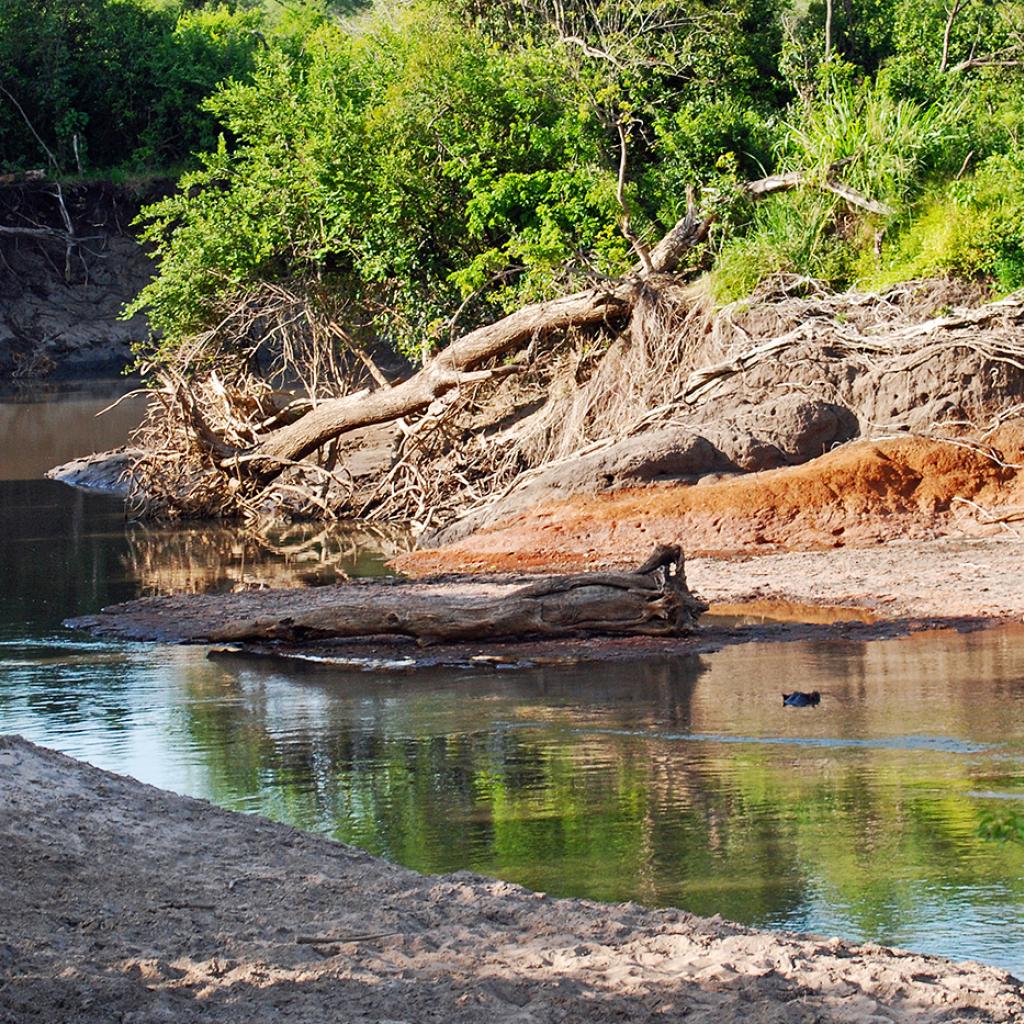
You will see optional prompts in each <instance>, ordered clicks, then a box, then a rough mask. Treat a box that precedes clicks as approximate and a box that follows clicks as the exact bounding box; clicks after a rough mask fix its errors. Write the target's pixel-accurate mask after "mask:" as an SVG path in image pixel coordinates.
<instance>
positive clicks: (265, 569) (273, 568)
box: [124, 523, 412, 594]
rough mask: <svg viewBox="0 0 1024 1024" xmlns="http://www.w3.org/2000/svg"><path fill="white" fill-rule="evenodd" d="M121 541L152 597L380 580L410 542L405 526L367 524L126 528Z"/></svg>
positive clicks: (131, 568)
mask: <svg viewBox="0 0 1024 1024" xmlns="http://www.w3.org/2000/svg"><path fill="white" fill-rule="evenodd" d="M126 537H127V550H126V552H125V556H124V558H125V568H126V571H127V573H128V574H129V575H130V576H131V577H132V578H134V579H136V580H138V582H139V585H140V589H141V591H142V592H143V593H151V594H157V593H170V592H175V591H178V592H181V591H185V592H196V593H198V592H203V591H210V590H226V589H231V588H232V587H244V586H252V587H258V586H264V585H265V586H274V587H295V586H317V585H320V584H325V583H334V582H338V581H339V580H344V579H346V578H348V577H350V576H373V575H380V574H381V573H383V572H385V571H386V568H385V563H386V562H387V561H388V559H390V558H393V557H395V556H396V555H398V554H401V553H402V552H404V551H407V550H409V548H410V547H411V543H412V540H411V537H410V534H409V531H408V529H406V528H405V527H402V526H394V525H387V524H373V523H327V524H324V523H291V524H282V525H279V526H275V527H267V528H265V529H261V530H258V531H257V530H239V529H230V528H227V527H223V526H214V525H211V524H207V523H203V524H187V523H186V524H175V525H174V526H171V527H167V526H165V527H152V526H145V525H142V524H132V525H131V526H129V527H128V529H127V531H126Z"/></svg>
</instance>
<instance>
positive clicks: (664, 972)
mask: <svg viewBox="0 0 1024 1024" xmlns="http://www.w3.org/2000/svg"><path fill="white" fill-rule="evenodd" d="M0 816H2V821H3V828H2V830H0V893H3V909H2V913H0V1021H4V1022H5V1024H6V1022H19V1024H20V1022H30V1021H46V1022H48V1024H54V1022H61V1021H75V1022H81V1024H91V1022H104V1024H107V1022H110V1021H124V1022H132V1024H142V1022H150V1021H153V1022H157V1021H160V1022H168V1024H170V1022H174V1024H188V1022H191V1021H211V1020H214V1021H218V1022H226V1024H236V1022H237V1024H242V1022H245V1024H255V1022H261V1021H268V1022H269V1021H274V1022H279V1021H290V1020H294V1021H302V1022H304V1024H318V1022H321V1021H323V1022H326V1021H332V1022H333V1021H351V1022H367V1024H369V1022H381V1024H383V1022H389V1024H393V1022H399V1021H401V1022H410V1024H412V1022H415V1024H426V1022H433V1021H437V1022H442V1021H443V1022H446V1024H456V1022H467V1024H476V1022H481V1024H482V1022H486V1024H494V1022H496V1021H516V1022H538V1024H539V1022H547V1021H573V1022H582V1021H587V1022H603V1021H623V1020H629V1021H670V1020H685V1021H687V1022H688V1024H694V1022H700V1024H711V1022H715V1024H731V1022H741V1021H742V1022H743V1024H776V1022H777V1024H797V1022H800V1024H811V1022H825V1021H827V1022H837V1024H839V1022H850V1024H852V1022H878V1024H881V1022H884V1021H889V1022H892V1021H901V1022H908V1024H910V1022H913V1024H931V1022H940V1021H941V1022H954V1021H974V1022H978V1021H986V1022H996V1021H999V1022H1020V1021H1021V1020H1024V986H1022V985H1021V983H1020V982H1019V981H1017V980H1016V979H1014V978H1013V977H1012V976H1011V975H1009V974H1007V973H1006V972H1004V971H1001V970H997V969H994V968H989V967H983V966H980V965H977V964H954V963H951V962H949V961H946V960H942V959H938V958H935V957H928V956H919V955H916V954H911V953H903V952H898V951H894V950H890V949H886V948H883V947H879V946H856V945H853V944H851V943H846V942H841V941H839V940H837V939H831V940H826V939H819V938H810V937H801V936H794V935H782V934H773V933H765V932H757V931H753V930H751V929H748V928H742V927H739V926H737V925H732V924H728V923H725V922H722V921H720V920H717V919H711V920H706V919H701V918H696V917H693V916H691V915H689V914H686V913H683V912H681V911H675V910H666V911H651V910H644V909H642V908H640V907H637V906H635V905H632V904H625V905H617V906H606V905H602V904H596V903H590V902H585V901H581V900H555V899H551V898H549V897H546V896H544V895H542V894H539V893H533V892H529V891H527V890H525V889H522V888H520V887H518V886H515V885H509V884H507V883H503V882H497V881H491V880H488V879H484V878H480V877H478V876H473V875H468V874H458V875H450V876H445V877H425V876H422V875H418V874H416V873H414V872H412V871H407V870H405V869H402V868H398V867H395V866H393V865H390V864H387V863H385V862H384V861H381V860H378V859H376V858H374V857H371V856H369V855H367V854H364V853H361V852H359V851H356V850H353V849H351V848H349V847H346V846H342V845H340V844H337V843H333V842H329V841H327V840H325V839H321V838H318V837H315V836H312V835H306V834H304V833H301V832H298V831H296V830H294V829H291V828H288V827H285V826H281V825H275V824H272V823H270V822H267V821H264V820H262V819H258V818H253V817H246V816H241V815H237V814H232V813H230V812H227V811H222V810H219V809H217V808H215V807H212V806H210V805H208V804H205V803H202V802H199V801H195V800H190V799H186V798H183V797H178V796H174V795H173V794H170V793H166V792H162V791H160V790H156V789H152V788H150V787H147V786H143V785H141V784H139V783H137V782H134V781H132V780H129V779H124V778H120V777H117V776H114V775H110V774H108V773H105V772H101V771H99V770H97V769H94V768H91V767H89V766H88V765H85V764H82V763H80V762H77V761H74V760H71V759H70V758H66V757H63V756H61V755H59V754H55V753H52V752H49V751H46V750H43V749H41V748H39V747H35V746H32V745H31V744H29V743H27V742H25V741H24V740H21V739H18V738H0ZM310 939H315V940H318V941H316V942H309V941H306V940H310Z"/></svg>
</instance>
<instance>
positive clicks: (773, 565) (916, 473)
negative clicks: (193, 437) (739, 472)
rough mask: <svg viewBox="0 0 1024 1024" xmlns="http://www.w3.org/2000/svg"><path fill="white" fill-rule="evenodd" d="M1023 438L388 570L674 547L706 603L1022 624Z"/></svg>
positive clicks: (568, 567) (493, 536) (545, 526)
mask: <svg viewBox="0 0 1024 1024" xmlns="http://www.w3.org/2000/svg"><path fill="white" fill-rule="evenodd" d="M1022 439H1024V431H1022V430H1021V427H1020V425H1019V424H1017V425H1012V426H1010V425H1007V426H1005V427H1004V428H1002V430H1001V431H1000V432H998V433H997V434H995V435H993V436H992V438H990V439H989V441H988V442H987V443H986V445H984V446H981V445H978V444H977V443H976V442H970V443H961V442H949V441H938V440H934V439H923V438H901V439H892V440H886V441H876V442H854V443H851V444H848V445H844V446H843V447H841V448H838V449H836V450H835V451H833V452H831V453H829V454H827V455H824V456H822V457H820V458H818V459H815V460H813V461H812V462H809V463H807V464H805V465H802V466H794V467H789V468H786V469H779V470H772V471H768V472H763V473H755V474H750V475H745V476H740V477H731V478H727V479H721V480H716V481H714V482H705V483H701V484H697V485H692V484H691V485H684V484H671V485H661V486H649V487H644V488H632V489H629V490H624V491H618V492H615V493H611V494H597V495H588V496H582V495H581V496H577V497H574V498H571V499H569V500H566V501H562V502H549V503H546V504H541V505H538V506H536V507H535V508H533V509H531V510H529V511H528V512H524V513H521V514H519V515H516V516H513V517H511V518H508V519H506V520H504V521H502V522H498V523H496V524H494V525H493V526H491V527H488V528H486V529H483V530H479V531H477V532H476V533H474V534H472V535H470V536H469V537H467V538H465V539H463V540H460V541H457V542H456V543H454V544H451V545H448V546H446V547H442V548H437V549H433V550H421V551H414V552H411V553H409V554H406V555H402V556H400V557H399V558H398V559H396V561H395V564H396V566H397V567H398V568H399V569H401V570H402V571H404V572H408V573H410V574H413V575H423V574H427V573H437V572H531V571H575V570H580V569H584V568H600V567H606V566H607V567H612V566H619V565H623V564H629V563H630V562H632V561H634V560H635V558H636V557H637V553H638V552H642V551H645V550H649V548H650V546H651V545H652V544H654V543H678V544H682V545H683V547H684V549H685V550H686V551H687V552H688V553H689V554H690V555H691V556H694V555H696V556H701V557H696V558H693V557H691V558H690V561H689V563H688V567H689V568H688V573H689V579H690V583H691V585H692V586H694V588H695V589H696V590H697V591H698V592H700V593H701V594H702V596H704V597H705V598H706V599H708V600H710V601H711V602H713V603H714V602H727V603H734V602H737V601H749V600H762V599H764V598H767V597H771V598H775V599H781V600H785V601H792V602H799V603H803V604H821V603H824V604H853V605H859V606H863V607H868V608H872V609H874V610H876V611H878V612H879V613H880V614H883V615H885V616H886V617H893V616H900V615H917V616H922V615H923V616H928V615H954V616H955V615H984V616H1005V615H1014V616H1019V615H1021V614H1024V585H1022V583H1021V579H1020V569H1019V567H1020V565H1021V564H1024V563H1022V561H1021V558H1022V556H1024V469H1022V468H1021V467H1022V465H1024V449H1022ZM989 446H995V447H989ZM993 451H996V452H998V455H997V456H996V457H993ZM1015 524H1017V525H1015Z"/></svg>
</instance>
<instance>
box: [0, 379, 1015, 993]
mask: <svg viewBox="0 0 1024 1024" xmlns="http://www.w3.org/2000/svg"><path fill="white" fill-rule="evenodd" d="M103 404H105V401H104V399H103V396H102V395H97V394H90V395H87V396H84V397H83V396H81V395H78V396H76V397H73V398H70V399H69V398H68V397H66V396H65V397H63V398H50V399H48V400H46V401H40V402H27V401H21V402H18V403H12V402H11V401H10V400H8V401H7V402H6V403H3V404H0V431H2V433H0V478H3V479H2V480H0V581H2V592H0V732H14V733H21V734H22V735H24V736H26V737H27V738H29V739H31V740H33V741H35V742H37V743H42V744H45V745H46V746H49V747H54V748H56V749H59V750H62V751H65V752H66V753H69V754H72V755H74V756H76V757H81V758H84V759H86V760H88V761H90V762H92V763H93V764H96V765H99V766H100V767H103V768H107V769H110V770H113V771H117V772H123V773H127V774H129V775H133V776H135V777H136V778H138V779H141V780H143V781H145V782H148V783H152V784H154V785H158V786H163V787H166V788H168V789H172V790H175V791H177V792H180V793H187V794H191V795H193V796H198V797H204V798H207V799H209V800H212V801H214V802H216V803H218V804H222V805H224V806H226V807H232V808H236V809H238V810H243V811H258V812H260V813H262V814H266V815H269V816H270V817H272V818H277V819H280V820H283V821H288V822H291V823H293V824H295V825H298V826H300V827H302V828H305V829H309V830H312V831H316V832H322V833H325V834H327V835H331V836H334V837H336V838H338V839H341V840H345V841H347V842H351V843H355V844H357V845H359V846H362V847H365V848H366V849H368V850H371V851H373V852H375V853H379V854H382V855H383V856H386V857H389V858H392V859H394V860H396V861H399V862H401V863H403V864H407V865H409V866H411V867H414V868H418V869H420V870H424V871H448V870H453V869H457V868H470V869H473V870H476V871H480V872H483V873H486V874H491V875H497V876H500V877H503V878H508V879H512V880H515V881H517V882H522V883H524V884H526V885H529V886H531V887H534V888H537V889H542V890H546V891H548V892H550V893H553V894H559V895H575V896H588V897H594V898H597V899H602V900H627V899H632V900H637V901H639V902H642V903H648V904H673V905H677V906H682V907H685V908H687V909H690V910H693V911H697V912H699V913H702V914H715V913H719V914H722V915H723V916H724V917H727V918H732V919H735V920H739V921H743V922H746V923H749V924H753V925H758V926H767V927H776V928H787V929H800V930H811V931H815V932H819V933H824V934H827V935H842V936H846V937H850V938H857V939H870V940H876V941H879V942H884V943H893V944H897V945H903V946H909V947H913V948H915V949H920V950H926V951H930V952H936V953H940V954H944V955H947V956H951V957H954V958H973V959H979V960H983V961H987V962H990V963H995V964H1000V965H1002V966H1005V967H1008V968H1010V969H1011V970H1013V971H1015V972H1016V973H1018V974H1021V973H1024V845H1022V844H1012V843H1001V842H997V841H994V840H991V839H986V838H983V837H982V835H981V834H980V833H979V824H980V823H981V821H982V820H983V818H984V816H985V815H996V816H998V817H1001V818H1013V817H1016V818H1017V819H1018V820H1019V819H1020V816H1021V815H1022V814H1024V630H1016V631H1015V630H999V631H989V632H985V633H974V634H970V635H955V634H932V635H929V636H918V637H915V638H913V639H909V640H901V641H888V642H886V641H879V642H872V643H847V642H818V643H799V644H798V643H792V644H778V645H765V644H760V645H753V644H752V645H747V646H743V647H734V648H731V649H729V650H725V651H722V652H720V653H718V654H713V655H710V656H699V657H697V656H681V657H677V658H659V659H657V660H652V661H649V662H645V663H642V664H636V665H589V666H586V667H582V668H578V669H573V668H566V667H559V668H544V669H537V670H533V671H522V672H515V673H506V672H491V671H488V672H486V673H480V674H474V673H466V672H458V673H453V672H435V673H429V674H428V673H424V674H420V675H402V674H393V675H389V674H382V675H368V674H353V673H346V672H341V671H336V670H331V669H326V668H307V669H301V668H284V667H281V666H278V665H271V664H267V663H260V662H257V661H246V660H242V659H239V660H237V661H226V660H218V661H216V662H215V661H210V660H208V659H207V658H206V657H205V652H204V651H203V650H202V649H199V648H185V647H164V646H149V645H139V644H128V643H111V642H100V641H93V640H90V639H89V638H88V637H85V636H82V635H80V634H77V633H73V632H71V631H68V630H65V629H64V628H62V627H61V625H60V623H61V620H62V619H63V618H65V617H66V616H68V615H72V614H78V613H84V612H89V611H92V610H94V609H97V608H99V607H100V606H102V605H104V604H109V603H111V602H113V601H119V600H124V599H127V598H129V597H132V596H135V595H137V594H141V593H156V592H162V591H166V590H169V589H194V590H198V589H205V588H212V589H221V590H224V589H230V587H231V586H232V585H233V584H235V583H237V582H239V581H241V580H243V579H245V580H268V581H270V582H274V583H282V584H283V583H303V582H304V583H318V582H327V581H330V580H332V579H334V578H335V575H336V572H337V570H338V569H339V568H340V569H342V570H344V571H345V572H348V573H350V574H370V573H375V572H381V571H383V560H382V555H381V553H380V552H381V551H382V550H385V551H386V550H390V549H392V548H393V546H394V545H395V544H398V543H400V541H399V540H396V539H395V538H393V537H388V536H375V535H372V534H370V533H367V532H360V531H348V532H346V531H337V532H335V533H334V534H320V533H319V531H315V530H314V531H299V530H296V531H293V532H292V533H291V534H289V535H276V536H274V537H271V538H267V544H268V545H270V546H272V547H273V549H274V550H273V551H269V553H268V547H267V545H264V546H261V545H259V544H257V543H255V542H252V541H244V540H242V539H241V538H240V537H238V536H236V535H235V534H233V533H232V532H230V531H226V530H219V529H200V528H196V527H192V528H187V529H186V528H179V529H160V530H154V529H144V528H141V527H138V526H131V525H128V524H126V523H125V522H124V518H123V514H122V511H121V508H120V505H119V503H118V502H117V501H114V500H111V499H109V498H103V497H98V496H88V495H84V494H82V493H79V492H75V491H72V490H71V489H69V488H66V487H63V486H62V485H60V484H55V483H50V482H48V481H43V480H40V479H37V477H38V475H39V474H40V473H41V471H42V470H43V469H45V468H46V467H47V466H49V465H51V464H52V463H53V462H55V461H59V460H60V459H61V458H63V457H65V456H66V455H67V454H70V453H69V452H66V451H64V450H62V449H60V444H62V443H64V442H65V441H66V440H67V438H68V437H69V436H70V437H71V438H73V439H83V438H87V437H88V438H89V440H88V441H86V440H82V441H81V443H82V444H83V445H86V446H88V444H90V443H93V444H95V445H96V446H97V447H102V446H103V445H105V444H114V443H118V442H119V441H120V440H122V438H123V431H124V429H126V427H125V423H124V421H123V420H122V421H119V422H110V423H109V425H108V426H100V427H97V426H96V421H94V420H93V418H92V414H93V412H94V411H95V410H96V409H98V408H100V407H102V405H103ZM125 415H126V416H127V413H126V414H125ZM102 422H103V421H100V423H102ZM89 431H91V432H92V433H91V434H90V433H89ZM104 431H106V435H107V436H104ZM1022 585H1024V582H1022ZM795 687H799V688H801V689H806V690H810V689H815V688H816V689H819V690H821V691H822V692H823V694H824V697H823V700H822V704H821V706H820V707H819V708H817V709H807V710H783V708H782V707H781V706H780V705H781V701H780V698H779V692H780V691H781V690H783V689H786V690H788V689H792V688H795Z"/></svg>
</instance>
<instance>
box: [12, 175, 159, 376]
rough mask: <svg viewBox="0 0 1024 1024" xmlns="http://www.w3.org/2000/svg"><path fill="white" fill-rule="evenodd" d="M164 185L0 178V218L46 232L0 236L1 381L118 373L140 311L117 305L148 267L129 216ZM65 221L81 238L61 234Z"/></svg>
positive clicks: (137, 329) (142, 325)
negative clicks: (124, 314) (130, 312)
mask: <svg viewBox="0 0 1024 1024" xmlns="http://www.w3.org/2000/svg"><path fill="white" fill-rule="evenodd" d="M170 187H171V183H170V182H169V181H162V180H156V181H151V182H147V183H146V184H145V185H144V186H141V187H139V188H138V189H130V188H126V187H120V186H114V185H111V184H108V183H100V182H97V183H91V184H76V185H64V186H62V187H61V188H60V190H59V191H58V186H57V185H56V184H55V183H53V182H47V181H28V182H19V183H8V184H3V185H0V224H3V225H5V226H7V227H10V228H15V229H28V230H30V231H50V232H52V235H50V236H44V235H40V236H39V237H35V236H33V235H31V234H28V235H25V236H15V237H11V238H4V239H3V241H2V243H0V382H3V381H7V380H10V379H13V380H15V381H18V380H22V381H24V380H41V379H47V378H50V377H54V378H60V377H69V376H77V375H82V374H88V373H98V372H107V373H118V372H120V371H121V369H122V368H123V367H124V366H125V365H127V363H129V362H130V361H131V345H132V343H133V342H135V341H139V340H141V339H142V338H144V337H145V335H146V330H147V328H146V320H145V317H142V316H135V317H133V318H132V319H131V320H127V321H123V320H121V319H120V315H121V310H122V308H123V307H124V305H125V304H126V303H127V302H129V301H130V300H131V299H132V298H134V297H135V295H136V293H137V292H138V291H139V289H140V288H142V286H143V285H145V284H146V282H147V281H148V280H149V278H150V276H151V275H152V272H153V267H152V264H151V262H150V260H149V258H148V256H147V255H146V253H145V251H144V250H143V248H142V246H140V245H139V243H138V242H137V241H136V240H135V238H134V236H133V233H132V227H131V224H132V221H133V219H134V218H135V216H136V215H137V214H138V212H139V209H140V207H141V206H142V205H143V204H144V203H146V202H150V201H152V200H154V199H156V198H158V197H159V196H160V195H163V194H165V193H166V192H167V191H168V190H169V189H170ZM69 222H70V224H71V226H72V229H73V232H74V237H75V238H77V239H80V240H81V241H80V244H74V245H72V244H69V242H68V241H67V238H66V232H67V225H68V223H69Z"/></svg>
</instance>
